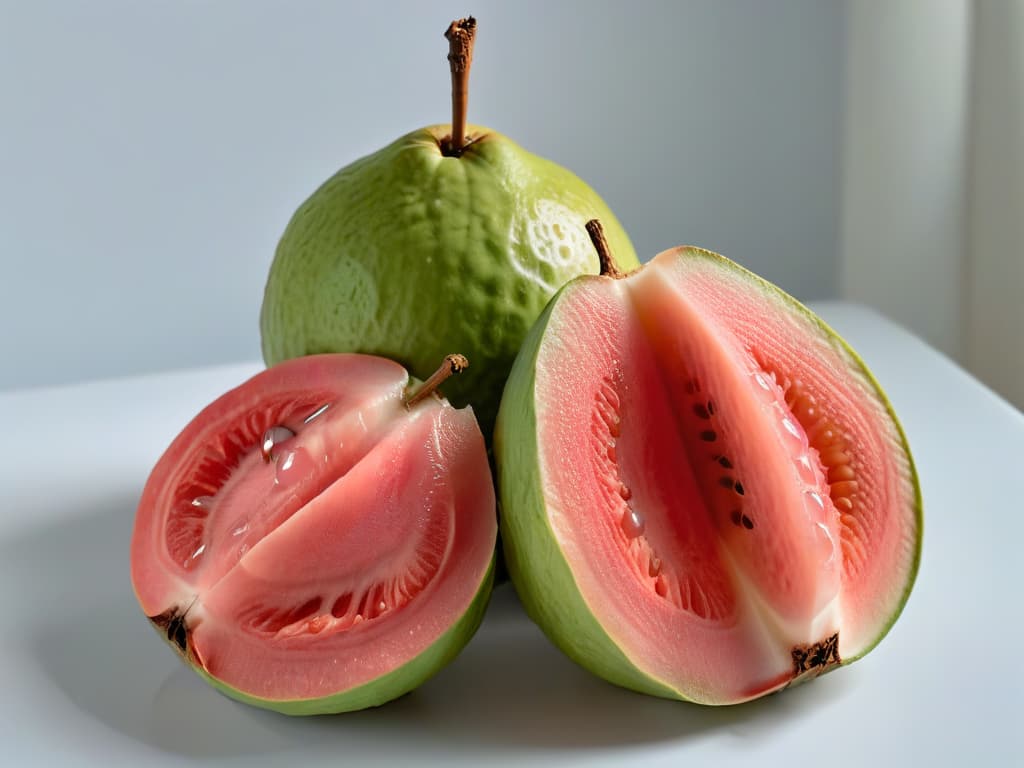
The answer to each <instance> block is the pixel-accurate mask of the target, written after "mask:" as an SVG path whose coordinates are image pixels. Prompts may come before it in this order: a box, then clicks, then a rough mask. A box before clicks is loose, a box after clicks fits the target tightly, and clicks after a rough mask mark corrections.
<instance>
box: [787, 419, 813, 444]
mask: <svg viewBox="0 0 1024 768" xmlns="http://www.w3.org/2000/svg"><path fill="white" fill-rule="evenodd" d="M782 428H783V429H785V430H786V433H787V434H788V435H789V436H790V437H791V438H793V439H794V440H796V441H797V442H798V443H799V444H800V445H801V446H803V447H804V448H807V435H806V434H804V431H803V430H802V429H801V428H800V427H799V426H798V425H797V424H795V423H794V422H793V420H792V419H791V418H789V417H788V416H784V417H783V418H782Z"/></svg>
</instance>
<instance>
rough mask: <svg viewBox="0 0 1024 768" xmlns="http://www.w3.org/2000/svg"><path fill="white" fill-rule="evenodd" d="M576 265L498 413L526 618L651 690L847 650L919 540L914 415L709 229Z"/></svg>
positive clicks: (821, 668) (741, 680)
mask: <svg viewBox="0 0 1024 768" xmlns="http://www.w3.org/2000/svg"><path fill="white" fill-rule="evenodd" d="M617 278H618V279H616V278H614V277H612V276H601V277H582V278H579V279H577V280H574V281H572V282H571V283H569V284H568V285H567V286H566V287H565V288H564V289H563V290H562V291H560V292H559V294H558V295H557V296H556V297H555V298H554V299H553V300H552V302H551V303H550V304H549V305H548V306H547V308H546V310H545V312H544V313H543V315H542V316H541V317H540V319H539V320H538V322H537V324H536V325H535V326H534V327H533V329H532V330H531V332H530V334H529V336H528V338H527V340H526V342H525V344H524V346H523V349H522V350H521V352H520V354H519V357H518V359H517V360H516V363H515V366H514V368H513V371H512V375H511V378H510V380H509V382H508V385H507V387H506V389H505V394H504V398H503V401H502V405H501V410H500V413H499V417H498V427H497V431H496V438H495V439H496V452H497V456H498V468H499V483H500V490H501V501H502V506H503V515H502V519H501V536H502V539H503V542H504V548H505V556H506V559H507V562H508V568H509V572H510V575H511V577H512V580H513V582H514V584H515V587H516V590H517V591H518V593H519V595H520V597H521V599H522V601H523V603H524V605H525V606H526V608H527V610H528V612H529V614H530V616H531V617H532V618H533V619H534V620H535V621H536V622H537V623H538V624H539V625H540V626H541V627H542V628H543V629H544V631H545V632H546V633H547V634H548V636H549V637H550V638H551V639H552V640H553V641H554V642H555V643H556V644H557V645H558V646H559V647H561V648H562V649H563V650H564V651H565V652H566V653H567V654H568V655H569V656H570V657H572V658H573V659H575V660H576V661H578V662H579V663H580V664H582V665H583V666H585V667H587V668H588V669H590V670H592V671H593V672H595V673H597V674H598V675H601V676H602V677H604V678H606V679H608V680H610V681H612V682H614V683H617V684H619V685H623V686H626V687H629V688H633V689H636V690H639V691H644V692H647V693H651V694H655V695H659V696H665V697H670V698H678V699H684V700H689V701H694V702H700V703H705V704H728V703H735V702H741V701H744V700H748V699H752V698H755V697H758V696H761V695H763V694H767V693H769V692H772V691H776V690H779V689H781V688H784V687H786V686H789V685H791V684H793V683H794V682H796V681H802V680H806V679H809V678H812V677H815V676H817V675H819V674H821V673H822V672H825V671H828V670H831V669H834V668H836V667H838V666H840V665H842V664H846V663H849V662H851V661H853V660H856V659H858V658H860V657H861V656H863V655H864V654H865V653H867V652H868V651H869V650H870V649H871V648H873V647H874V646H875V645H876V644H877V643H878V642H879V641H880V639H881V638H882V637H883V636H884V635H885V634H886V632H887V631H888V629H889V628H890V626H891V625H892V624H893V622H894V621H895V620H896V618H897V616H898V615H899V614H900V611H901V610H902V608H903V605H904V603H905V601H906V600H907V597H908V595H909V593H910V590H911V586H912V584H913V581H914V577H915V574H916V571H917V566H918V560H919V556H920V545H921V526H922V517H921V499H920V495H919V490H918V484H917V478H916V475H915V470H914V465H913V461H912V459H911V455H910V451H909V448H908V445H907V441H906V439H905V437H904V435H903V432H902V430H901V428H900V425H899V424H898V422H897V420H896V417H895V415H894V414H893V412H892V409H891V408H890V406H889V404H888V402H887V400H886V398H885V396H884V395H883V393H882V391H881V389H880V388H879V386H878V384H877V382H876V381H875V379H874V378H873V377H872V375H871V373H870V372H869V371H868V370H867V368H866V367H865V366H864V364H863V363H862V362H861V360H860V359H859V358H858V357H857V355H856V354H855V353H854V352H853V351H852V350H851V349H850V348H849V347H848V346H847V345H846V344H845V343H844V342H843V341H842V339H840V338H839V336H837V335H836V334H835V332H833V331H832V330H831V329H829V328H828V327H827V326H826V325H825V323H823V322H822V321H821V320H820V319H819V318H818V317H816V316H815V315H814V314H813V313H812V312H811V311H810V310H808V309H807V308H805V307H803V306H802V305H800V304H799V303H798V302H797V301H796V300H795V299H793V298H791V297H790V296H788V295H786V294H785V293H783V292H782V291H781V290H780V289H778V288H776V287H775V286H773V285H770V284H769V283H767V282H765V281H764V280H762V279H760V278H758V277H756V276H755V275H753V274H751V273H750V272H748V271H746V270H744V269H743V268H741V267H739V266H738V265H736V264H735V263H733V262H731V261H729V260H728V259H726V258H724V257H722V256H719V255H717V254H713V253H710V252H708V251H704V250H700V249H697V248H678V249H674V250H671V251H666V252H664V253H662V254H660V255H658V256H657V257H656V258H655V259H654V260H653V261H651V262H650V263H649V264H648V265H646V266H645V267H643V268H642V269H640V270H638V271H635V272H633V273H632V274H629V275H627V276H622V275H621V274H618V275H617Z"/></svg>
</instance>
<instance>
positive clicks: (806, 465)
mask: <svg viewBox="0 0 1024 768" xmlns="http://www.w3.org/2000/svg"><path fill="white" fill-rule="evenodd" d="M796 471H797V474H799V475H800V479H801V480H802V481H803V482H805V483H806V484H807V485H817V484H818V475H817V473H816V472H815V471H814V464H812V463H811V457H810V456H808V455H807V454H806V453H805V454H803V455H801V456H800V458H798V459H797V460H796Z"/></svg>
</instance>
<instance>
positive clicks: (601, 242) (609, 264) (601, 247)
mask: <svg viewBox="0 0 1024 768" xmlns="http://www.w3.org/2000/svg"><path fill="white" fill-rule="evenodd" d="M587 234H588V235H590V242H592V243H593V244H594V248H595V249H596V250H597V258H598V259H599V260H600V261H601V274H602V275H604V276H605V277H613V278H615V279H616V280H618V279H620V278H623V277H625V276H626V273H625V272H623V271H622V270H621V269H619V265H618V264H616V263H615V257H614V256H612V252H611V249H610V248H609V247H608V241H607V240H606V239H605V237H604V227H602V226H601V222H600V221H598V220H597V219H591V220H590V221H588V222H587Z"/></svg>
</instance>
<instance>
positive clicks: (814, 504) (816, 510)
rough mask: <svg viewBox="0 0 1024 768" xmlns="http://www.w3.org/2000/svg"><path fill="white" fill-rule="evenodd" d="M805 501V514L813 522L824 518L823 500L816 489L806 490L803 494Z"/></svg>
mask: <svg viewBox="0 0 1024 768" xmlns="http://www.w3.org/2000/svg"><path fill="white" fill-rule="evenodd" d="M804 496H805V497H806V499H807V501H806V502H805V506H806V507H807V515H808V516H809V517H810V518H811V520H813V521H814V522H816V523H817V522H821V521H822V520H824V519H825V500H824V499H823V498H822V497H821V494H820V493H818V492H817V491H807V493H805V494H804Z"/></svg>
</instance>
